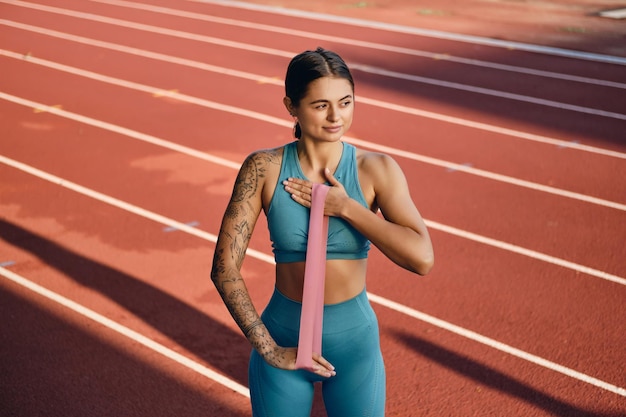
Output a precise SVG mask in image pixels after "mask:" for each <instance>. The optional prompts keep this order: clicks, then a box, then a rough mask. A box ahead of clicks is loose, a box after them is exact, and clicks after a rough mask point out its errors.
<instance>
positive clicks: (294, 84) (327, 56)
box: [285, 47, 354, 139]
mask: <svg viewBox="0 0 626 417" xmlns="http://www.w3.org/2000/svg"><path fill="white" fill-rule="evenodd" d="M322 77H338V78H344V79H346V80H348V81H349V82H350V85H352V89H353V90H354V80H353V79H352V74H351V73H350V70H349V69H348V66H347V65H346V63H345V62H344V61H343V59H341V57H340V56H339V55H337V54H336V53H335V52H332V51H329V50H327V49H324V48H321V47H318V48H317V49H316V50H315V51H304V52H302V53H300V54H298V55H296V56H295V57H293V59H292V60H291V62H290V63H289V66H288V67H287V75H286V76H285V95H286V96H287V97H289V99H291V103H292V104H293V105H294V106H295V107H298V106H299V105H300V100H302V98H303V97H304V96H306V94H307V92H308V89H309V84H310V83H311V82H312V81H315V80H317V79H318V78H322ZM301 135H302V131H301V130H300V124H298V123H296V126H295V130H294V136H295V137H296V138H298V139H300V136H301Z"/></svg>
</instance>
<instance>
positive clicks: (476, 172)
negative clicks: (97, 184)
mask: <svg viewBox="0 0 626 417" xmlns="http://www.w3.org/2000/svg"><path fill="white" fill-rule="evenodd" d="M1 55H6V56H15V55H19V54H15V53H11V52H8V51H4V50H2V49H0V56H1ZM31 61H39V62H42V63H43V62H44V60H39V59H36V58H32V59H31ZM46 66H49V67H51V68H55V69H61V70H64V71H67V72H70V71H71V72H72V73H74V74H77V75H81V76H84V77H88V78H91V79H95V80H98V81H102V82H107V83H110V84H114V85H119V86H123V87H126V88H131V89H135V90H138V91H143V92H148V93H151V94H153V93H154V92H156V91H162V89H160V88H157V87H150V86H146V85H143V84H139V83H135V82H131V81H125V80H120V79H117V78H113V77H108V76H105V75H101V74H97V73H93V72H91V71H84V70H80V69H77V68H72V67H68V66H66V65H61V64H54V63H51V62H49V61H47V63H46ZM171 97H173V98H176V99H177V100H180V101H184V102H188V103H193V104H197V105H200V106H203V107H207V108H211V109H214V110H219V111H224V112H228V113H232V114H236V115H239V116H245V117H250V118H253V119H256V120H260V121H263V122H268V123H272V124H276V125H279V126H283V127H291V122H289V121H286V120H283V119H280V118H277V117H273V116H269V115H265V114H262V113H258V112H254V111H251V110H245V109H241V108H238V107H234V106H229V105H225V104H220V103H216V102H213V101H209V100H204V99H200V98H197V97H193V96H189V95H186V94H179V93H172V94H171ZM0 99H4V100H7V101H11V102H13V103H17V104H21V105H24V106H26V105H29V106H31V107H32V106H40V107H45V108H46V110H47V111H48V112H50V113H53V114H55V115H58V116H61V117H65V118H69V119H72V120H76V121H79V122H81V123H85V124H90V125H92V126H97V127H100V128H103V129H107V130H111V131H115V132H118V133H121V134H123V135H126V136H129V137H132V138H135V139H139V140H143V141H146V142H150V143H155V144H156V143H159V146H164V147H167V148H169V149H176V150H177V151H180V152H183V153H186V154H188V155H192V154H193V155H192V156H195V155H197V157H199V158H201V159H205V160H209V161H210V162H215V163H221V161H226V160H224V159H223V158H218V157H213V156H211V155H209V154H205V153H203V152H200V151H196V150H194V149H191V148H188V147H185V146H182V145H177V144H174V143H172V142H168V141H166V140H163V139H159V138H156V137H154V136H151V135H146V134H143V133H139V132H136V131H133V130H131V129H126V128H122V127H120V126H116V125H113V124H111V123H107V122H103V121H99V120H96V119H92V118H90V117H86V116H81V115H78V114H76V113H72V112H69V111H65V110H62V109H57V108H54V107H50V106H45V105H44V104H41V103H36V102H33V101H30V100H27V99H22V98H19V97H16V96H13V95H10V94H6V93H2V92H0ZM122 132H123V133H122ZM344 140H345V141H346V142H351V143H353V144H355V145H359V146H362V147H365V148H369V149H373V150H378V151H382V152H386V153H388V154H391V155H394V156H399V157H404V158H407V159H411V160H415V161H420V162H423V163H426V164H429V165H436V166H441V167H444V168H446V169H454V170H457V171H463V172H465V173H468V174H472V175H476V176H480V177H483V178H488V179H491V180H496V181H500V182H504V183H508V184H513V185H517V186H520V187H523V188H529V189H532V190H535V191H541V192H546V193H548V194H554V195H558V196H561V197H566V198H571V199H574V200H579V201H584V202H587V203H592V204H597V205H600V206H605V207H609V208H613V209H617V210H621V211H626V204H621V203H617V202H614V201H609V200H605V199H601V198H597V197H592V196H589V195H585V194H581V193H576V192H572V191H567V190H563V189H559V188H555V187H551V186H547V185H542V184H539V183H534V182H531V181H526V180H522V179H518V178H514V177H509V176H507V175H502V174H497V173H493V172H491V171H486V170H482V169H478V168H473V167H468V166H465V165H463V164H456V163H452V162H448V161H444V160H441V159H437V158H432V157H428V156H425V155H420V154H416V153H413V152H408V151H402V150H399V149H396V148H392V147H388V146H384V145H379V144H376V143H373V142H368V141H365V140H362V139H357V138H354V137H351V136H344ZM570 147H573V146H572V145H570ZM228 162H230V161H228ZM231 164H233V163H232V162H231ZM235 165H236V166H237V167H238V166H239V165H238V164H235ZM237 169H238V168H237Z"/></svg>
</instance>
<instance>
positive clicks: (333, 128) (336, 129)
mask: <svg viewBox="0 0 626 417" xmlns="http://www.w3.org/2000/svg"><path fill="white" fill-rule="evenodd" d="M324 130H326V131H327V132H331V133H337V132H339V131H340V130H341V126H326V127H324Z"/></svg>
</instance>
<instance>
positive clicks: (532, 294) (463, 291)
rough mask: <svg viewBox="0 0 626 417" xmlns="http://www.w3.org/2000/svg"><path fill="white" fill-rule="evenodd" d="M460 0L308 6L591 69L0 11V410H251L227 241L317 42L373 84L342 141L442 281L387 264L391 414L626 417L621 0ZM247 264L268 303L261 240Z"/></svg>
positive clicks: (278, 18) (256, 16)
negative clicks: (382, 172) (246, 173)
mask: <svg viewBox="0 0 626 417" xmlns="http://www.w3.org/2000/svg"><path fill="white" fill-rule="evenodd" d="M106 3H110V4H106ZM256 3H270V2H261V1H257V2H256ZM300 3H302V4H300ZM456 3H461V2H453V1H440V2H437V7H434V8H430V9H429V8H426V7H424V8H420V9H419V10H414V9H412V7H413V8H414V6H410V5H411V2H408V1H406V2H403V1H397V2H391V1H389V2H384V1H381V2H378V3H377V4H378V5H379V6H380V7H375V6H371V5H369V6H368V5H367V3H356V4H353V5H343V6H345V7H339V6H330V5H328V4H327V2H317V1H313V2H296V1H294V2H293V3H291V4H292V7H301V8H303V9H305V8H307V9H309V10H310V11H315V12H324V13H332V14H333V15H335V16H343V17H353V18H360V19H369V20H371V21H374V20H377V21H380V22H387V23H395V24H402V25H405V26H407V27H408V26H414V27H420V28H425V29H435V30H441V31H450V32H456V33H459V34H465V35H477V36H483V37H489V38H495V39H505V40H507V41H518V42H531V43H533V44H535V45H543V46H546V47H553V48H568V51H569V52H573V50H574V49H577V50H578V51H579V52H581V53H580V54H579V55H577V56H574V55H572V54H571V53H568V52H567V51H566V53H562V52H563V51H565V49H560V50H558V51H557V50H555V49H543V50H537V51H535V52H531V51H528V50H525V48H524V47H523V45H512V44H508V45H505V46H501V45H494V46H489V45H486V44H484V43H480V39H478V38H474V39H471V40H470V39H467V38H465V39H458V40H452V39H447V40H446V39H441V38H436V37H432V36H425V35H424V34H415V33H400V32H398V31H394V30H390V28H389V27H387V28H386V29H377V28H371V27H370V28H365V27H363V26H359V25H354V24H352V23H349V22H346V21H343V22H329V21H328V19H311V18H310V17H311V16H303V17H295V16H288V15H284V14H277V13H273V12H269V11H261V10H247V9H242V8H237V7H224V6H219V5H215V4H205V3H199V2H189V1H185V2H175V1H172V0H154V1H151V2H148V1H144V2H140V3H126V6H132V5H135V6H136V5H138V4H145V5H156V6H163V7H167V8H169V10H161V12H160V13H157V12H156V11H155V10H154V9H153V10H140V9H137V8H133V7H124V6H123V5H122V3H115V2H102V3H98V2H91V1H89V2H87V1H78V0H58V1H51V0H35V1H34V2H30V3H29V2H18V1H1V2H0V19H2V20H0V49H1V50H2V51H1V53H0V71H1V72H2V76H1V77H0V93H1V94H2V95H1V96H0V98H1V99H0V138H1V139H0V158H1V159H0V238H1V239H0V265H2V266H0V314H1V317H2V324H1V325H0V415H1V416H183V415H184V416H247V415H249V414H250V413H249V405H248V398H247V397H246V388H245V386H246V368H247V357H248V353H249V347H248V345H247V343H246V341H245V339H244V338H243V337H242V336H241V335H240V332H239V331H238V329H236V327H235V325H234V323H233V322H232V320H231V319H230V317H229V315H228V313H227V311H226V309H225V307H224V306H223V304H222V302H221V300H220V299H219V296H218V295H217V293H216V292H215V291H214V288H213V286H212V284H211V283H210V280H209V276H208V275H209V269H210V262H211V258H212V250H213V244H214V243H213V239H214V236H215V234H216V233H217V231H218V226H219V221H220V217H221V214H222V212H223V210H224V207H225V205H226V203H227V199H228V197H229V194H230V190H231V187H232V183H233V181H234V178H235V175H236V167H237V165H238V164H239V163H240V162H241V161H242V160H243V159H244V157H245V156H246V155H247V154H248V153H249V152H251V151H252V150H255V149H257V148H260V147H272V146H277V145H278V144H280V143H284V142H286V141H288V140H291V139H290V133H291V132H290V129H289V118H288V115H287V114H286V113H285V110H284V109H283V108H282V104H281V99H282V93H283V91H282V88H281V80H282V76H283V74H284V70H285V68H286V65H287V62H288V60H289V57H290V56H292V55H294V54H295V53H297V52H300V51H302V50H304V49H311V48H314V47H316V46H318V45H323V46H325V47H328V48H330V49H334V50H336V51H337V52H339V53H340V54H342V55H343V56H344V57H345V58H346V59H347V61H349V63H350V64H352V65H353V68H354V75H355V78H356V82H357V103H358V104H357V106H358V110H357V113H356V119H355V123H354V125H353V129H352V131H351V132H350V137H349V138H347V140H349V141H355V142H356V143H357V144H358V145H360V146H363V147H369V148H373V149H376V148H377V147H378V146H385V147H388V148H385V149H384V151H385V152H389V153H391V154H393V155H394V157H395V158H396V160H398V162H399V163H400V164H401V165H402V167H403V168H404V170H405V172H406V174H407V176H408V178H409V182H410V184H411V187H412V193H413V197H414V199H415V201H416V203H417V205H418V207H419V208H420V211H421V212H422V214H423V216H424V217H425V218H426V219H427V221H428V225H429V227H430V230H431V234H432V237H433V241H434V245H435V251H436V267H435V270H434V271H433V272H432V273H431V274H430V275H429V276H428V277H426V278H423V279H422V278H416V277H415V276H412V275H410V274H409V273H407V272H405V271H403V270H401V269H400V268H398V267H396V266H394V265H392V264H391V263H390V262H389V261H388V260H386V259H385V258H384V257H383V256H382V255H381V254H380V253H379V252H378V251H376V250H374V251H373V253H372V255H371V260H370V275H369V281H368V291H369V292H370V294H371V297H372V301H373V305H374V308H375V310H376V311H377V314H378V316H379V320H380V324H381V337H382V348H383V353H384V355H385V359H386V364H387V372H388V407H387V415H389V416H563V417H565V416H592V415H593V416H605V417H617V416H624V415H626V348H625V346H626V288H625V285H626V262H625V259H626V249H625V245H624V241H625V238H626V213H625V211H626V186H625V181H624V177H625V173H626V136H625V135H626V134H625V133H624V132H625V131H626V101H625V100H624V96H625V92H624V90H625V89H626V70H625V68H626V58H624V57H626V52H625V51H624V48H623V47H624V44H623V39H624V35H625V33H624V26H623V22H618V23H619V24H621V25H622V26H618V23H616V22H613V21H609V20H606V19H602V18H599V17H596V16H595V15H593V13H595V12H597V11H598V10H600V9H603V8H608V6H609V5H610V3H613V2H577V4H578V6H576V7H574V6H568V5H567V3H570V2H534V3H533V2H530V3H529V4H526V2H525V3H524V4H509V3H508V2H504V1H503V2H498V1H496V2H492V1H489V2H487V1H467V2H462V3H463V4H464V5H465V8H461V7H460V6H458V5H457V4H456ZM581 4H582V5H581ZM33 5H35V6H37V5H47V6H54V7H56V8H57V9H54V10H52V9H45V8H41V7H35V6H33ZM347 6H354V7H347ZM356 6H362V7H356ZM487 6H488V8H486V7H487ZM605 6H606V7H605ZM533 7H535V8H539V9H533ZM182 11H185V12H192V13H195V14H194V15H185V16H181V15H180V13H178V15H175V14H173V13H174V12H182ZM538 11H539V12H541V13H536V12H538ZM75 12H84V13H88V14H82V15H79V14H76V13H75ZM512 12H515V14H512ZM412 13H413V14H412ZM203 16H216V17H222V18H228V19H234V20H235V21H236V22H230V23H237V22H254V23H258V24H264V25H269V26H271V27H272V28H274V29H276V28H282V29H287V30H286V32H285V33H276V32H272V31H268V30H261V29H260V28H258V27H241V26H234V25H232V24H226V22H222V23H217V22H211V21H206V20H202V19H203ZM511 16H515V18H512V17H511ZM529 16H535V17H537V19H536V20H532V19H530V18H529ZM103 17H106V18H108V19H120V20H115V21H114V20H104V19H103ZM539 17H541V18H539ZM122 21H123V22H122ZM128 22H134V24H142V25H148V26H137V25H135V26H134V27H130V26H129V23H128ZM26 25H29V26H26ZM568 28H569V29H568ZM576 28H577V29H576ZM581 28H582V29H584V30H582V29H581ZM265 29H267V27H266V28H265ZM167 30H169V32H168V31H167ZM294 30H300V31H307V32H313V33H315V34H318V35H308V37H307V36H302V35H299V36H296V35H294V33H293V31H294ZM52 31H54V32H52ZM174 31H176V32H174ZM290 31H291V33H290ZM323 36H324V37H333V38H322V37H323ZM78 37H82V38H78ZM87 38H88V39H87ZM218 39H219V40H221V43H220V42H217V40H218ZM348 40H358V41H360V42H369V44H367V45H364V44H362V43H361V44H359V45H355V44H352V45H350V44H348V43H346V42H347V41H348ZM102 42H106V44H104V43H102ZM227 42H238V44H237V45H235V44H232V43H231V44H228V43H227ZM372 43H376V44H377V45H378V46H376V45H372ZM245 45H248V47H247V49H246V47H245ZM381 45H386V48H383V47H382V46H381ZM392 47H393V48H396V49H395V50H392ZM124 48H126V49H124ZM128 48H136V49H133V50H129V49H128ZM263 48H271V49H263ZM397 48H404V49H403V50H398V49H397ZM147 51H150V52H151V53H153V55H151V56H146V54H147ZM415 51H421V52H420V53H421V55H416V54H415ZM407 52H408V53H407ZM154 53H158V54H161V55H159V56H155V55H154ZM424 54H426V55H424ZM428 54H430V55H428ZM568 54H569V55H568ZM594 54H595V55H594ZM598 54H603V55H602V56H599V55H598ZM174 57H176V58H177V59H178V60H177V61H175V60H174ZM451 57H452V58H451ZM620 57H621V58H620ZM457 58H463V59H470V60H474V61H472V63H467V61H465V62H458V60H456V61H455V59H457ZM181 59H185V60H187V61H184V62H183V61H181ZM476 61H480V62H483V63H484V62H488V63H492V64H493V63H497V64H502V65H507V66H508V67H507V68H508V69H507V70H504V69H503V68H502V66H500V67H495V66H493V65H491V64H484V65H480V66H477V65H474V64H475V63H476ZM607 61H609V62H607ZM59 65H64V66H63V67H61V66H59ZM202 65H204V67H203V66H202ZM206 65H214V66H218V67H222V68H224V69H215V68H214V69H213V70H211V69H209V68H207V66H206ZM359 65H365V66H368V68H370V70H369V71H365V70H363V69H362V68H363V67H360V66H359ZM372 68H376V69H378V72H372V71H371V69H372ZM520 68H524V69H526V70H523V71H525V72H519V70H520ZM225 69H228V70H230V71H231V72H226V70H225ZM527 69H533V70H540V71H543V73H542V74H536V73H535V74H529V73H528V71H527ZM380 70H384V71H386V72H381V71H380ZM80 71H83V72H80ZM85 71H89V72H90V73H86V72H85ZM232 71H243V72H247V73H249V74H252V77H250V78H245V77H243V78H242V75H241V73H234V72H232ZM546 72H550V73H551V75H550V76H546ZM399 74H402V78H399ZM556 74H559V75H556ZM394 75H395V76H394ZM563 75H567V77H569V78H566V77H564V76H563ZM572 76H576V77H584V79H581V78H578V79H576V80H572ZM106 77H108V78H106ZM411 77H413V78H412V79H411ZM407 78H409V79H407ZM442 83H454V84H445V85H444V84H442ZM477 89H482V90H477ZM470 90H471V91H470ZM506 94H508V95H506ZM227 106H231V107H227ZM568 106H569V107H568ZM573 106H576V107H573ZM246 112H247V113H246ZM250 112H256V113H254V114H252V113H250ZM157 139H160V140H162V141H167V142H166V143H165V142H159V143H156V140H157ZM361 141H365V142H361ZM175 145H180V146H182V147H178V148H175V147H174V146H175ZM194 151H195V153H194ZM219 158H223V159H219ZM20 164H22V165H20ZM79 186H80V187H79ZM390 186H393V185H392V184H390ZM81 187H82V188H81ZM156 215H160V216H163V217H156ZM175 222H181V223H188V222H193V223H190V224H191V226H189V227H186V228H185V226H183V225H180V224H176V223H175ZM172 226H175V227H177V229H176V228H175V227H174V228H172ZM251 248H252V249H255V250H257V251H259V252H260V253H261V254H262V255H261V256H258V257H250V258H249V259H248V260H247V261H246V263H245V265H244V275H245V277H246V279H247V282H248V285H249V288H250V290H251V292H252V295H253V297H254V299H255V300H256V302H257V306H258V307H259V308H262V307H263V305H264V303H265V302H266V300H267V298H268V296H269V295H270V293H271V291H272V279H271V277H272V273H273V266H272V264H271V262H268V260H267V258H268V255H269V254H270V247H269V243H268V241H267V231H266V227H265V224H264V222H263V221H261V222H260V224H259V225H257V231H256V234H255V237H254V239H253V242H252V244H251ZM263 254H264V255H263ZM46 290H48V291H51V293H48V292H46ZM381 297H382V298H381ZM71 302H73V303H77V304H71ZM107 319H108V320H110V321H106V320H107ZM116 326H118V327H116ZM121 326H124V327H121ZM177 355H178V356H177ZM185 361H187V362H185ZM211 372H215V373H217V374H219V375H221V376H223V377H225V378H219V377H215V375H214V374H212V373H211ZM313 415H314V416H321V415H323V408H322V407H321V406H319V405H318V406H316V407H315V408H314V412H313Z"/></svg>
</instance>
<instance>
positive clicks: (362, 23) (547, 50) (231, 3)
mask: <svg viewBox="0 0 626 417" xmlns="http://www.w3.org/2000/svg"><path fill="white" fill-rule="evenodd" d="M187 1H193V2H196V3H208V4H217V5H220V6H224V7H233V8H238V9H247V10H254V11H259V12H264V13H273V14H279V15H284V16H294V17H301V18H304V19H310V20H320V21H323V22H335V23H341V24H346V25H353V26H358V27H364V28H370V29H377V30H386V31H390V32H397V33H406V34H410V35H416V36H426V37H431V38H435V39H445V40H451V41H457V42H465V43H471V44H474V45H486V46H493V47H496V48H503V49H509V50H518V51H526V52H534V53H539V54H544V55H554V56H562V57H566V58H573V59H582V60H586V61H596V62H605V63H609V64H617V65H626V58H624V57H619V56H612V55H604V54H596V53H592V52H582V51H574V50H571V49H562V48H555V47H551V46H541V45H533V44H528V43H523V42H514V41H503V40H499V39H491V38H484V37H481V36H474V35H463V34H458V33H451V32H444V31H441V30H431V29H421V28H416V27H409V26H402V25H395V24H392V23H382V22H374V21H371V20H364V19H355V18H350V17H342V16H334V15H329V14H324V13H315V12H307V11H303V10H295V9H289V8H285V7H280V6H266V5H261V4H252V3H245V2H242V1H235V0H187Z"/></svg>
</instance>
